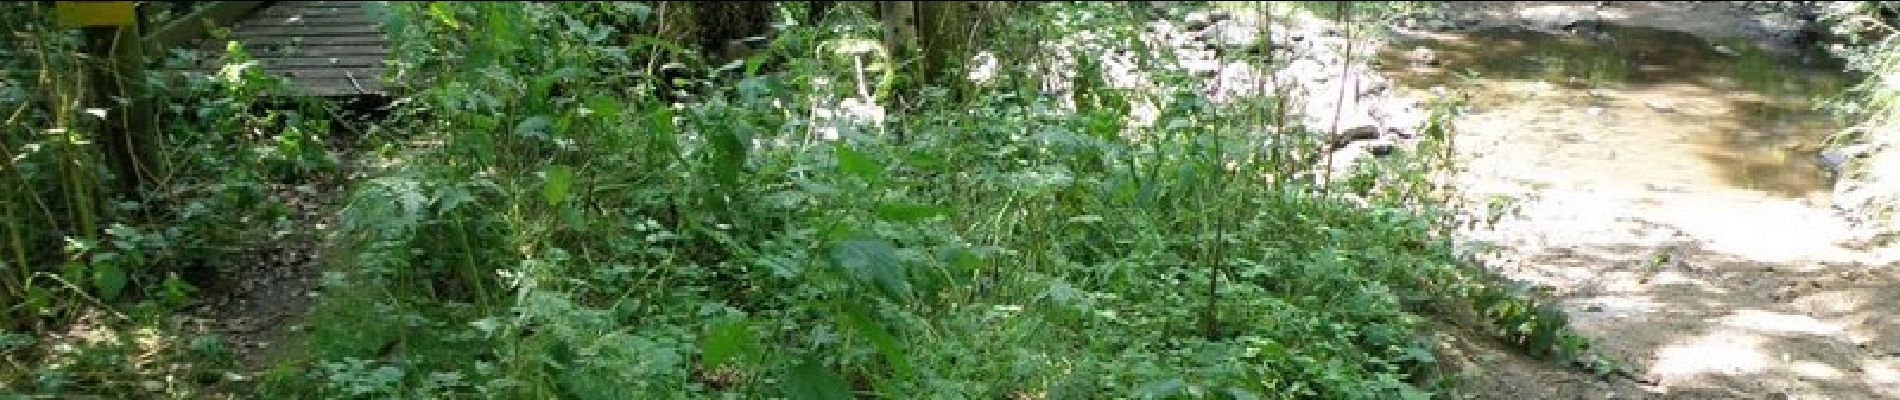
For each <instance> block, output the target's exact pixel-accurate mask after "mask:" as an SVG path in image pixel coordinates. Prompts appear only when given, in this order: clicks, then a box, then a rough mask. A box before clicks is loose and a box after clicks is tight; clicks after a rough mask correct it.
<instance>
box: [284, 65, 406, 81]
mask: <svg viewBox="0 0 1900 400" xmlns="http://www.w3.org/2000/svg"><path fill="white" fill-rule="evenodd" d="M265 72H267V73H270V74H271V75H276V76H282V77H286V78H291V79H306V78H316V79H329V78H344V79H348V78H350V77H355V78H356V79H357V80H377V79H383V69H382V68H288V69H266V70H265Z"/></svg>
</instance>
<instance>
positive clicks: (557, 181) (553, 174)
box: [541, 164, 574, 205]
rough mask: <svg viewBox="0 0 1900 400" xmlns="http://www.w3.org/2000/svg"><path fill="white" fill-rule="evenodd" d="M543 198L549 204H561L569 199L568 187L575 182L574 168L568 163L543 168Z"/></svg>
mask: <svg viewBox="0 0 1900 400" xmlns="http://www.w3.org/2000/svg"><path fill="white" fill-rule="evenodd" d="M542 175H543V176H542V178H541V179H543V181H542V182H541V199H542V200H547V201H548V204H549V205H554V204H559V203H560V202H561V201H562V200H566V199H567V192H568V189H569V188H570V187H571V186H572V185H573V184H574V169H573V168H569V167H568V166H566V165H559V164H556V165H549V166H548V167H547V168H546V169H544V170H542Z"/></svg>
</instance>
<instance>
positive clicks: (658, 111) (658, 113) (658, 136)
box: [647, 107, 679, 159]
mask: <svg viewBox="0 0 1900 400" xmlns="http://www.w3.org/2000/svg"><path fill="white" fill-rule="evenodd" d="M647 124H648V126H650V127H651V128H653V129H652V132H653V145H654V146H653V148H652V149H651V152H652V153H651V154H648V156H652V157H655V158H661V159H665V158H674V157H679V151H678V149H679V141H678V138H675V137H674V134H675V133H676V132H677V129H674V127H673V109H671V108H666V107H655V108H654V110H653V113H652V114H647Z"/></svg>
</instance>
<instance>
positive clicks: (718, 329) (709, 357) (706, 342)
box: [699, 318, 758, 367]
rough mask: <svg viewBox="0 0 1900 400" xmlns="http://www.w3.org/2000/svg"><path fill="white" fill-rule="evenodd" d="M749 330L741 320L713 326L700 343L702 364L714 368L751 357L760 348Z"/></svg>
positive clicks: (723, 322)
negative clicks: (735, 359) (734, 360)
mask: <svg viewBox="0 0 1900 400" xmlns="http://www.w3.org/2000/svg"><path fill="white" fill-rule="evenodd" d="M748 328H749V327H748V326H747V325H746V323H745V320H744V319H739V318H733V319H729V320H725V321H721V322H719V323H716V324H713V326H712V328H711V329H709V330H708V331H707V332H706V337H705V338H704V339H701V340H700V342H699V355H700V360H701V362H703V363H705V365H706V366H707V367H713V366H718V365H720V364H724V363H725V362H727V361H730V360H732V359H734V358H743V357H749V356H750V355H751V354H752V353H753V352H754V351H755V349H757V348H758V339H757V338H754V337H753V336H752V330H751V329H748Z"/></svg>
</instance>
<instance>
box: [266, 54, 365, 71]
mask: <svg viewBox="0 0 1900 400" xmlns="http://www.w3.org/2000/svg"><path fill="white" fill-rule="evenodd" d="M258 62H259V63H261V64H263V65H264V68H269V69H277V68H285V69H305V68H352V69H355V68H382V67H383V65H385V64H386V63H387V62H388V60H387V59H386V58H384V57H362V56H350V57H282V58H264V59H258Z"/></svg>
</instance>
